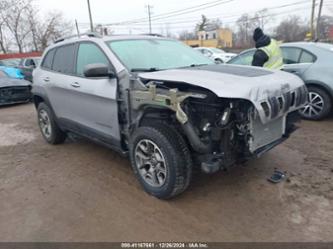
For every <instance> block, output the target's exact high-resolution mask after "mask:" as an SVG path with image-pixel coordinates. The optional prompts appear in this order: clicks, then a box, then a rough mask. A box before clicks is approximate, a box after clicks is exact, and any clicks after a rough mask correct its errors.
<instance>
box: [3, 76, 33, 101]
mask: <svg viewBox="0 0 333 249" xmlns="http://www.w3.org/2000/svg"><path fill="white" fill-rule="evenodd" d="M30 90H31V83H30V82H29V81H26V80H22V79H14V78H10V77H9V76H8V75H7V74H6V73H5V72H4V71H1V70H0V106H2V105H9V104H17V103H26V102H29V101H30V100H31V97H32V95H31V91H30Z"/></svg>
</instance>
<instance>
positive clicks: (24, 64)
mask: <svg viewBox="0 0 333 249" xmlns="http://www.w3.org/2000/svg"><path fill="white" fill-rule="evenodd" d="M39 61H40V57H29V58H22V59H21V61H20V63H19V65H18V68H19V69H21V71H22V73H23V75H24V79H26V80H28V81H30V82H32V71H33V70H34V69H35V68H36V67H37V66H38V64H39Z"/></svg>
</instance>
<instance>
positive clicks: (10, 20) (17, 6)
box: [0, 0, 73, 53]
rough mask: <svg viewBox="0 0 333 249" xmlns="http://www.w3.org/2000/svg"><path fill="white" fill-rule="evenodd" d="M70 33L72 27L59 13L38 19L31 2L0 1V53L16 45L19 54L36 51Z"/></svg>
mask: <svg viewBox="0 0 333 249" xmlns="http://www.w3.org/2000/svg"><path fill="white" fill-rule="evenodd" d="M72 30H73V25H72V24H70V23H69V22H68V21H66V20H65V18H64V17H63V15H62V13H60V12H50V13H48V14H47V15H46V18H41V16H40V15H39V10H38V7H37V6H34V5H33V0H0V38H1V40H0V51H2V52H3V53H6V52H7V51H8V46H9V45H16V47H17V49H18V51H19V52H20V53H22V52H24V51H31V50H35V51H40V50H43V49H45V48H46V47H47V46H48V45H49V44H50V42H52V41H53V40H55V39H57V38H59V37H61V36H64V35H67V34H71V33H72ZM11 41H13V42H14V43H12V42H11Z"/></svg>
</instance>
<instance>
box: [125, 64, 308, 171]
mask: <svg viewBox="0 0 333 249" xmlns="http://www.w3.org/2000/svg"><path fill="white" fill-rule="evenodd" d="M173 71H176V70H173ZM189 71H190V70H189ZM176 72H177V71H176ZM250 72H251V73H252V70H251V71H250ZM263 73H265V74H263V75H262V76H261V77H253V78H251V77H250V76H248V77H247V78H246V79H247V80H248V82H247V84H246V85H243V83H242V84H240V82H238V83H237V82H236V83H235V84H234V85H233V83H229V84H220V85H221V88H217V87H216V85H217V84H218V83H217V82H216V83H215V86H213V85H214V84H213V83H214V80H219V78H216V77H215V78H214V77H211V80H210V81H208V80H207V84H206V85H205V87H203V85H202V84H199V83H198V81H199V80H200V78H198V79H197V81H196V82H195V84H194V83H193V82H191V83H183V82H175V81H174V80H173V78H172V77H173V76H172V74H169V73H168V74H167V75H170V77H169V78H168V77H166V76H167V75H166V73H163V72H161V73H160V72H159V73H157V74H154V73H153V74H149V75H148V76H155V78H152V79H147V78H145V79H142V82H143V84H144V85H146V87H147V90H137V91H132V92H131V103H132V107H133V109H134V112H138V113H139V112H142V113H143V112H144V110H145V109H149V108H147V107H154V108H158V109H160V110H161V111H158V112H163V111H164V110H170V111H172V112H173V113H174V115H173V116H174V119H172V118H169V116H170V115H169V116H168V115H166V117H167V118H166V121H167V122H169V123H173V124H174V125H175V126H176V127H179V130H180V131H181V132H182V133H183V135H184V137H186V138H187V140H188V142H189V145H190V147H191V150H192V151H193V157H194V158H195V160H196V161H197V162H199V163H200V164H201V168H202V170H203V171H204V172H207V173H211V172H215V171H217V170H219V169H223V168H228V167H230V166H231V165H234V164H236V163H239V162H243V161H244V160H248V159H250V158H253V157H257V156H260V155H262V154H263V153H264V152H266V151H268V150H270V149H272V148H273V147H275V146H276V145H278V144H279V143H281V142H282V141H283V140H285V139H286V138H287V137H288V136H289V134H290V133H291V132H292V131H294V130H295V126H294V123H295V122H296V121H297V118H298V109H300V108H302V107H303V106H304V105H305V104H306V102H307V90H306V88H305V85H304V83H303V82H302V81H301V80H300V79H299V78H297V77H294V76H291V77H290V76H289V75H287V74H285V73H283V74H282V76H284V77H279V76H278V75H277V76H276V75H275V76H272V75H270V74H266V71H264V72H263ZM205 74H206V76H207V74H208V76H209V73H207V72H205ZM272 74H273V73H272ZM277 74H279V73H277ZM144 75H145V76H147V74H144ZM214 75H215V76H216V75H217V74H214ZM269 75H270V76H269ZM157 76H159V77H157ZM162 76H163V77H162ZM164 77H166V78H167V80H163V79H162V78H164ZM229 77H231V76H229ZM232 77H233V76H232ZM156 78H157V79H156ZM191 78H192V76H191ZM240 78H241V77H239V76H237V77H235V78H234V79H238V80H240ZM258 78H260V81H261V83H260V81H259V79H258ZM251 80H252V82H251ZM265 80H267V81H265ZM268 80H270V81H269V82H268ZM193 81H195V80H193ZM281 81H282V82H284V83H281ZM218 82H220V81H218ZM242 86H243V87H242ZM245 86H246V87H245ZM213 89H214V91H212V90H213ZM158 112H156V113H157V114H158ZM156 113H155V114H156ZM133 116H136V114H134V115H133ZM141 116H144V114H142V115H141ZM158 118H161V117H158Z"/></svg>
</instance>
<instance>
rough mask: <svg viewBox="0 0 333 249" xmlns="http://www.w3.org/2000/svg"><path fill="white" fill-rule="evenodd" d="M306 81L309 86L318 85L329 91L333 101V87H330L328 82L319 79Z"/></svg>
mask: <svg viewBox="0 0 333 249" xmlns="http://www.w3.org/2000/svg"><path fill="white" fill-rule="evenodd" d="M304 83H305V85H306V86H307V87H308V86H314V87H318V88H320V89H322V90H323V91H325V92H326V93H328V95H329V96H330V97H331V99H332V101H333V88H331V87H329V86H328V85H327V84H326V83H324V82H321V81H317V80H308V81H304Z"/></svg>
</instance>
